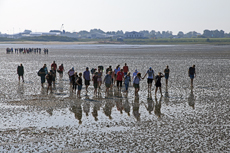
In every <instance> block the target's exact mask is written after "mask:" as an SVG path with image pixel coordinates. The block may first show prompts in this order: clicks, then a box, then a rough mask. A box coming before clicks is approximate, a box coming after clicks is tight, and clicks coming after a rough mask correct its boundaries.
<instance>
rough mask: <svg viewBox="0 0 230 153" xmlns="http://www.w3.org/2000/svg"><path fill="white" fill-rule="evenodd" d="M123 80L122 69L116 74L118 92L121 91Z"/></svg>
mask: <svg viewBox="0 0 230 153" xmlns="http://www.w3.org/2000/svg"><path fill="white" fill-rule="evenodd" d="M123 78H124V73H123V69H121V70H120V71H118V72H117V89H118V90H121V87H122V80H123Z"/></svg>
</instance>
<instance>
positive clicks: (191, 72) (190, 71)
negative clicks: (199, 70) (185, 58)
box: [189, 67, 195, 75]
mask: <svg viewBox="0 0 230 153" xmlns="http://www.w3.org/2000/svg"><path fill="white" fill-rule="evenodd" d="M194 73H195V68H193V67H190V68H189V74H191V75H194Z"/></svg>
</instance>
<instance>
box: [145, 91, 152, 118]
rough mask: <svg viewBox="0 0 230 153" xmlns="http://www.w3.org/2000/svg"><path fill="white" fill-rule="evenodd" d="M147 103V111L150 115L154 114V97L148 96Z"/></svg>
mask: <svg viewBox="0 0 230 153" xmlns="http://www.w3.org/2000/svg"><path fill="white" fill-rule="evenodd" d="M147 103H148V106H146V104H145V103H144V105H145V108H146V109H147V111H148V112H149V114H152V111H153V108H154V104H153V99H152V95H151V94H148V98H147Z"/></svg>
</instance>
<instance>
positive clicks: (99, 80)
mask: <svg viewBox="0 0 230 153" xmlns="http://www.w3.org/2000/svg"><path fill="white" fill-rule="evenodd" d="M97 81H98V88H99V89H101V84H102V72H101V69H98V79H97Z"/></svg>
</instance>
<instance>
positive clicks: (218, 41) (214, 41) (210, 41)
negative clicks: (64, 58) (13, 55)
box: [0, 38, 230, 45]
mask: <svg viewBox="0 0 230 153" xmlns="http://www.w3.org/2000/svg"><path fill="white" fill-rule="evenodd" d="M0 44H47V45H50V44H53V45H55V44H56V45H58V44H66V45H70V44H131V45H135V44H136V45H193V44H205V45H230V38H179V39H168V38H167V39H124V40H123V41H117V40H115V39H79V40H77V41H69V42H68V41H52V40H51V41H36V40H33V41H29V40H28V41H19V40H13V41H12V40H7V41H0Z"/></svg>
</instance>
